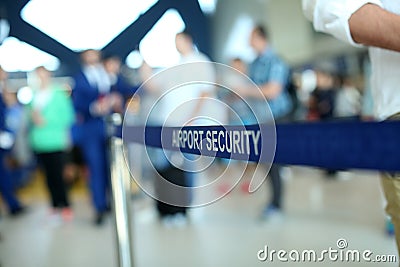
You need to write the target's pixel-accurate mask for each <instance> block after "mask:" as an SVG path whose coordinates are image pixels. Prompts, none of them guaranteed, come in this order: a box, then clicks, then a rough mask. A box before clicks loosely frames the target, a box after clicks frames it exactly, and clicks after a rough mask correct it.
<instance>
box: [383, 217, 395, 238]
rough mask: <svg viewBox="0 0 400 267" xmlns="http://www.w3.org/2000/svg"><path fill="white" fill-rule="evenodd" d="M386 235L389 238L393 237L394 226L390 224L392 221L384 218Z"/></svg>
mask: <svg viewBox="0 0 400 267" xmlns="http://www.w3.org/2000/svg"><path fill="white" fill-rule="evenodd" d="M385 228H386V234H387V235H389V236H394V225H393V223H392V220H391V219H390V217H387V218H386V226H385Z"/></svg>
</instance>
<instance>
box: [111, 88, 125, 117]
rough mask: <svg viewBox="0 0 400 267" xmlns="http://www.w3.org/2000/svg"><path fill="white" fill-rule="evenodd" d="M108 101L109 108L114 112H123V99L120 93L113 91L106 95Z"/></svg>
mask: <svg viewBox="0 0 400 267" xmlns="http://www.w3.org/2000/svg"><path fill="white" fill-rule="evenodd" d="M108 101H109V104H110V108H111V110H113V111H114V112H118V113H122V112H123V103H124V100H123V98H122V96H121V94H119V93H114V92H113V93H111V94H110V95H109V96H108Z"/></svg>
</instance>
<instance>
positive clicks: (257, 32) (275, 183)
mask: <svg viewBox="0 0 400 267" xmlns="http://www.w3.org/2000/svg"><path fill="white" fill-rule="evenodd" d="M250 46H251V47H252V48H253V50H254V51H255V52H256V53H257V58H256V59H255V60H254V61H253V62H252V63H251V64H250V67H249V77H250V78H251V80H252V81H253V82H254V83H255V84H256V85H257V86H259V88H260V90H261V93H262V95H263V96H264V98H263V99H257V98H258V97H259V92H254V88H253V87H242V88H238V92H239V94H240V96H242V97H244V98H246V101H253V102H255V103H254V104H253V105H252V107H254V109H255V110H254V111H255V113H256V114H257V115H258V117H259V118H260V120H261V121H257V119H256V117H255V116H254V114H252V113H250V114H248V116H247V117H248V118H247V119H246V120H245V121H244V122H245V123H246V124H251V123H265V122H266V120H267V119H268V118H265V115H266V112H265V110H266V109H267V108H268V107H266V105H265V100H267V102H268V104H269V107H270V109H271V112H272V115H273V117H274V119H275V121H276V122H277V123H279V122H283V121H286V120H288V118H289V114H290V112H291V110H292V102H291V99H290V96H289V94H288V92H287V89H286V86H287V85H288V81H289V79H290V77H289V76H290V69H289V66H288V65H287V64H286V63H285V62H284V61H283V60H282V59H281V58H280V57H279V56H278V55H277V54H276V52H275V51H274V49H273V48H272V46H271V45H270V42H269V38H268V32H267V30H266V29H265V27H263V26H262V25H257V26H255V27H254V28H253V30H252V32H251V35H250ZM264 114H265V115H264ZM263 115H264V116H263ZM280 170H281V166H280V165H277V164H272V166H271V169H270V172H269V176H270V181H271V185H272V187H271V189H272V190H271V191H272V196H271V200H270V201H269V203H268V204H267V206H266V207H265V208H264V210H263V212H262V217H263V218H264V219H272V218H274V217H275V218H279V217H280V216H281V214H282V179H281V174H280Z"/></svg>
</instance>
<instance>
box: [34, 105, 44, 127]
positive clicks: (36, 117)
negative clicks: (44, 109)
mask: <svg viewBox="0 0 400 267" xmlns="http://www.w3.org/2000/svg"><path fill="white" fill-rule="evenodd" d="M32 121H33V124H35V125H36V126H42V125H44V124H45V121H44V119H43V116H42V114H41V113H40V111H39V110H36V109H35V110H33V111H32Z"/></svg>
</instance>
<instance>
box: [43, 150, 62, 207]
mask: <svg viewBox="0 0 400 267" xmlns="http://www.w3.org/2000/svg"><path fill="white" fill-rule="evenodd" d="M37 156H38V159H39V162H40V164H41V166H42V167H43V171H44V174H45V176H46V181H47V187H48V189H49V192H50V197H51V204H52V206H53V208H65V207H69V201H68V197H67V190H66V185H65V182H64V178H63V170H64V165H65V159H64V152H62V151H57V152H50V153H38V154H37Z"/></svg>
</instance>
